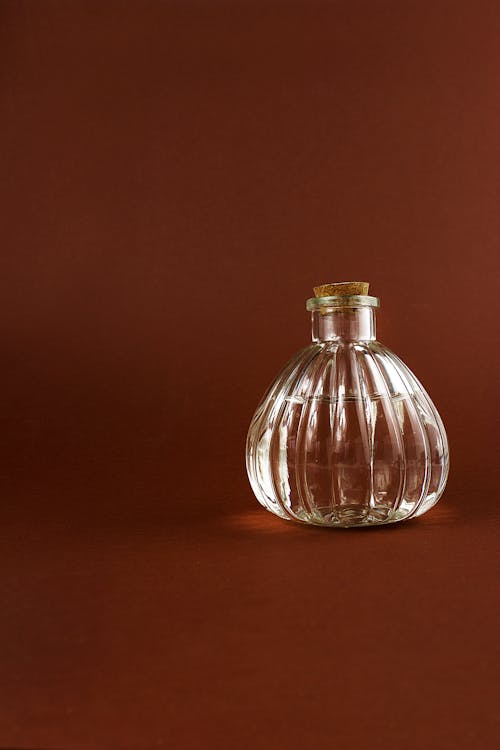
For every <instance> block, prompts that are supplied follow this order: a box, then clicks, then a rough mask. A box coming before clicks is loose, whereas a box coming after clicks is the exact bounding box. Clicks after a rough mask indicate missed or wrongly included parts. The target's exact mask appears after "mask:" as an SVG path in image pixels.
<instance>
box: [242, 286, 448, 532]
mask: <svg viewBox="0 0 500 750" xmlns="http://www.w3.org/2000/svg"><path fill="white" fill-rule="evenodd" d="M367 292H368V284H366V283H364V282H341V283H339V284H331V285H324V286H322V287H317V288H315V293H316V295H317V296H316V297H313V298H312V299H309V300H308V301H307V305H306V306H307V309H308V310H310V311H311V313H312V339H313V343H312V344H311V345H310V346H308V347H307V348H305V349H303V350H302V351H300V352H299V353H298V354H296V355H295V356H294V357H293V358H292V359H291V360H290V361H289V362H288V363H287V364H286V365H285V367H284V368H283V370H282V371H281V372H280V374H279V375H278V377H277V378H276V380H275V381H274V382H273V384H272V385H271V386H270V388H269V389H268V391H267V393H266V394H265V395H264V397H263V399H262V401H261V402H260V404H259V406H258V408H257V411H256V412H255V414H254V417H253V419H252V422H251V425H250V429H249V431H248V437H247V449H246V459H247V471H248V476H249V479H250V483H251V485H252V489H253V491H254V493H255V495H256V497H257V499H258V500H259V502H260V503H261V504H262V505H263V506H264V507H265V508H266V509H267V510H269V511H271V512H272V513H275V514H276V515H277V516H280V517H281V518H284V519H288V520H294V521H301V522H303V523H308V524H316V525H320V526H339V527H349V526H370V525H380V524H385V523H393V522H395V521H402V520H405V519H408V518H411V517H414V516H420V515H422V514H423V513H426V512H427V511H428V510H429V509H430V508H432V506H433V505H435V503H436V502H437V501H438V500H439V498H440V496H441V494H442V493H443V490H444V487H445V484H446V478H447V474H448V443H447V439H446V432H445V430H444V427H443V423H442V421H441V419H440V417H439V414H438V412H437V410H436V407H435V406H434V404H433V403H432V401H431V399H430V398H429V396H428V394H427V393H426V391H425V389H424V388H423V386H422V385H421V384H420V382H419V381H418V380H417V378H416V377H415V375H413V373H412V372H411V371H410V370H409V369H408V367H407V366H406V365H405V364H404V363H403V362H402V361H401V360H400V359H399V358H398V357H397V356H396V355H395V354H393V353H392V352H391V351H390V350H389V349H388V348H387V347H385V346H383V344H381V343H380V342H378V341H377V340H376V334H375V310H376V308H377V307H378V306H379V300H378V299H377V298H376V297H371V296H368V293H367Z"/></svg>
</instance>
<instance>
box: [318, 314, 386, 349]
mask: <svg viewBox="0 0 500 750" xmlns="http://www.w3.org/2000/svg"><path fill="white" fill-rule="evenodd" d="M375 337H376V328H375V310H374V308H373V307H338V308H336V309H335V308H328V309H319V310H313V311H312V339H313V341H336V340H344V341H373V340H374V339H375Z"/></svg>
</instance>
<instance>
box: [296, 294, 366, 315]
mask: <svg viewBox="0 0 500 750" xmlns="http://www.w3.org/2000/svg"><path fill="white" fill-rule="evenodd" d="M325 307H380V300H379V298H378V297H371V296H370V295H368V294H350V295H348V296H335V297H311V298H310V299H308V300H307V302H306V310H311V311H312V310H324V308H325Z"/></svg>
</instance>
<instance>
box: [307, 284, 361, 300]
mask: <svg viewBox="0 0 500 750" xmlns="http://www.w3.org/2000/svg"><path fill="white" fill-rule="evenodd" d="M369 286H370V284H369V283H368V281H337V282H335V283H334V284H321V285H320V286H315V287H314V294H315V296H316V297H351V296H353V295H362V296H365V295H367V294H368V289H369Z"/></svg>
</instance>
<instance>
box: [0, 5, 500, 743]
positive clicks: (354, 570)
mask: <svg viewBox="0 0 500 750" xmlns="http://www.w3.org/2000/svg"><path fill="white" fill-rule="evenodd" d="M499 34H500V6H499V4H498V3H496V2H487V0H480V1H479V2H474V3H472V2H445V1H443V0H437V2H426V1H424V2H405V3H400V2H395V1H392V0H391V1H390V2H385V1H382V2H365V1H361V0H355V1H354V2H329V3H316V2H295V3H285V2H279V3H277V2H267V3H262V2H237V3H220V2H187V3H182V2H159V1H158V2H139V1H137V2H130V1H129V0H126V1H125V2H114V1H111V2H106V3H101V2H93V1H88V2H83V1H81V0H74V1H73V2H66V1H64V0H59V1H53V0H46V1H45V2H43V3H40V2H36V1H35V0H32V1H31V2H29V1H26V0H16V1H15V2H14V1H9V0H4V1H3V2H2V3H1V4H0V95H1V112H2V116H1V118H0V131H1V143H2V148H1V159H2V168H1V173H2V181H1V187H0V190H1V206H2V211H1V215H2V219H1V221H2V232H1V236H2V256H3V270H2V274H1V285H2V295H1V298H2V315H1V316H0V341H1V345H2V355H3V356H2V376H1V377H2V389H1V394H2V402H1V415H2V416H1V422H2V431H1V436H0V441H1V445H2V452H1V462H0V470H1V474H2V478H3V482H2V484H3V492H2V503H1V510H0V536H1V539H0V548H1V550H2V552H1V556H2V566H1V572H0V588H1V590H2V602H3V607H2V608H3V615H2V621H1V623H0V635H1V638H0V642H1V644H2V645H1V646H0V663H1V672H2V687H1V688H0V690H1V692H2V698H1V701H0V745H2V746H6V747H7V746H9V747H40V748H41V747H61V748H63V747H64V748H68V749H70V750H72V749H73V748H74V749H75V750H80V748H82V749H84V748H94V747H95V748H100V747H113V748H114V747H116V748H120V750H121V749H122V748H126V749H128V748H136V747H137V748H146V747H176V748H180V749H182V748H198V747H199V748H201V747H203V748H206V747H207V744H208V746H211V745H213V746H214V747H235V748H250V747H252V748H253V747H255V746H257V745H258V746H259V747H261V748H273V750H280V749H281V748H287V750H293V749H294V748H303V747H308V746H311V745H312V744H313V743H314V745H315V746H316V747H325V748H326V747H331V744H332V743H334V742H336V743H337V744H338V746H339V747H343V748H355V747H360V746H363V743H364V746H366V747H368V746H369V747H371V748H379V747H380V748H382V747H383V748H387V747H401V746H403V745H404V746H405V747H407V748H424V747H429V745H433V746H439V747H440V748H442V750H446V749H447V748H453V749H454V750H457V748H477V747H493V746H494V745H495V744H497V742H498V739H499V734H498V724H497V722H498V712H497V706H496V702H495V700H494V698H495V690H494V684H495V674H496V672H497V670H498V666H499V664H498V638H497V633H498V626H499V621H498V620H499V618H498V603H497V601H496V598H495V596H494V594H495V591H496V590H497V580H498V567H499V566H498V552H497V546H498V544H497V538H498V521H499V510H498V509H499V497H498V480H499V468H498V460H497V457H496V451H497V446H498V440H499V437H500V435H499V427H498V425H499V414H498V409H499V406H498V379H499V369H500V368H499V365H500V355H499V349H498V346H497V339H498V315H499V312H500V310H499V303H498V294H497V289H496V287H497V283H498V275H499V272H500V260H499V239H500V237H499V234H500V226H499V218H498V217H499V211H498V207H499V192H500V191H499V187H500V186H499V157H500V148H499V147H500V136H499V133H500V129H499V127H498V125H499V118H500V52H499V46H498V39H499ZM351 278H362V279H366V280H368V281H370V283H371V291H372V293H373V294H375V295H376V296H379V297H380V298H381V301H382V308H381V310H380V312H379V313H378V337H379V338H380V340H381V341H383V342H384V343H385V344H387V345H388V346H389V347H390V348H392V349H393V350H394V351H395V352H397V353H398V355H399V356H401V357H402V358H403V359H404V361H405V362H406V363H407V364H408V365H409V366H410V367H411V369H412V370H413V371H414V372H415V373H416V374H417V376H418V377H419V378H420V379H421V380H422V382H423V384H424V385H425V387H426V388H427V390H428V391H429V393H430V394H431V396H432V398H433V400H434V401H435V403H436V405H437V407H438V409H439V411H440V413H441V415H442V417H443V420H444V422H445V425H446V428H447V432H448V437H449V441H450V451H451V473H450V479H449V483H448V488H447V490H446V492H445V495H444V497H443V499H442V500H441V502H440V504H439V505H438V506H437V507H436V509H434V510H433V511H432V512H431V513H430V514H429V515H428V516H425V517H423V518H422V519H420V520H417V521H414V522H411V523H409V524H408V525H407V526H404V527H402V528H398V529H388V530H379V531H375V533H370V532H348V533H347V534H345V533H344V534H343V533H342V532H330V533H329V532H324V531H323V532H321V531H317V530H307V529H303V528H301V527H299V526H293V525H287V524H286V523H284V522H281V521H279V520H278V519H274V518H272V517H271V516H269V514H266V513H265V511H264V510H262V509H260V508H259V506H258V505H257V501H256V500H255V498H254V497H253V495H252V493H251V490H250V487H249V485H248V482H247V478H246V473H245V468H244V440H245V434H246V430H247V427H248V423H249V420H250V418H251V415H252V413H253V410H254V408H255V407H256V405H257V403H258V401H259V399H260V397H261V395H262V393H263V391H264V389H265V388H266V386H267V385H268V383H269V382H270V381H271V379H272V378H274V376H275V375H276V373H277V371H278V370H279V368H280V367H281V366H282V364H283V363H284V362H285V361H286V360H287V359H288V358H289V357H290V356H291V355H292V354H293V353H294V352H295V351H296V350H297V349H299V348H301V347H302V346H304V345H306V344H307V343H308V341H309V337H310V330H309V318H308V314H307V313H306V311H305V305H304V303H305V299H306V298H307V297H308V296H311V293H312V287H313V286H314V285H317V284H319V283H323V282H328V281H334V280H343V279H351ZM361 705H363V708H362V710H361V708H360V706H361ZM360 711H361V713H362V714H363V717H364V720H363V722H360V721H359V716H360Z"/></svg>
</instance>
